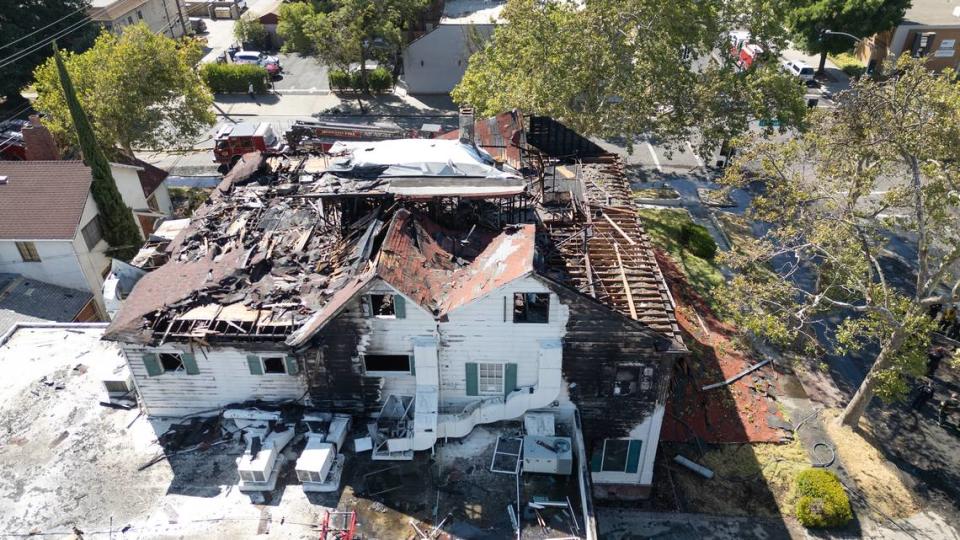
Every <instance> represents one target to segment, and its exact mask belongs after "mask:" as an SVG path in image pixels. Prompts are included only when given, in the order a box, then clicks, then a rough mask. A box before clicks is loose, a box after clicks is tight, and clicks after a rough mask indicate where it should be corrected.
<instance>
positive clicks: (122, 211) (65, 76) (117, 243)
mask: <svg viewBox="0 0 960 540" xmlns="http://www.w3.org/2000/svg"><path fill="white" fill-rule="evenodd" d="M53 61H54V64H55V66H56V69H57V79H58V81H59V83H60V88H61V90H62V91H63V94H64V99H65V101H66V104H67V109H68V111H69V115H70V121H71V122H72V123H73V125H74V127H75V131H76V133H77V139H78V141H79V144H80V149H81V152H82V153H83V162H84V163H85V164H86V165H87V166H88V167H90V172H91V175H92V176H93V182H92V184H91V186H90V192H91V193H92V194H93V200H94V201H95V202H96V203H97V208H98V209H99V211H100V220H101V225H102V228H103V236H104V238H105V239H106V240H107V243H108V244H110V245H111V246H112V247H113V250H112V251H113V256H114V257H116V258H118V259H123V260H129V259H130V257H132V256H133V255H134V254H135V253H136V252H137V249H138V248H139V247H140V243H141V238H140V231H139V229H138V228H137V224H136V223H135V222H134V221H133V213H132V212H131V211H130V208H129V207H128V206H127V205H126V203H124V202H123V197H121V196H120V191H119V190H118V189H117V183H116V180H114V178H113V172H112V171H111V169H110V162H109V161H107V158H106V156H105V155H104V154H103V149H102V148H101V147H100V145H99V144H98V143H97V137H96V135H94V132H93V127H92V126H91V125H90V120H89V119H88V118H87V115H86V113H85V112H84V110H83V106H82V105H81V104H80V100H78V99H77V93H76V91H75V89H74V87H73V82H72V81H71V80H70V74H69V73H68V72H67V68H66V66H65V65H64V62H63V59H62V58H61V57H60V52H59V51H57V50H56V49H54V53H53Z"/></svg>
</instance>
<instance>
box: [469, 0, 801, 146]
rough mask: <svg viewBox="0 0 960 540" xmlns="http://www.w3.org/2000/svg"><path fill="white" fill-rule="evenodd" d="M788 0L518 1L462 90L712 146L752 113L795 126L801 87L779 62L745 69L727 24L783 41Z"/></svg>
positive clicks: (495, 108)
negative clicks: (734, 55)
mask: <svg viewBox="0 0 960 540" xmlns="http://www.w3.org/2000/svg"><path fill="white" fill-rule="evenodd" d="M581 4H583V5H581ZM779 5H780V3H779V2H759V1H751V0H744V1H739V2H728V1H724V0H681V1H676V2H662V1H659V0H591V1H590V2H586V3H581V2H574V1H572V0H510V1H509V2H508V3H507V5H506V6H505V8H504V10H503V12H502V13H501V17H502V18H503V19H505V20H506V22H505V23H504V24H500V25H498V26H497V27H496V29H495V30H494V33H493V36H492V39H491V40H490V41H489V42H487V43H486V44H485V45H484V46H483V47H482V48H481V49H480V50H479V51H478V52H477V53H476V54H474V55H473V56H472V57H471V58H470V63H469V66H468V68H467V72H466V74H465V75H464V77H463V80H462V81H461V82H460V84H459V85H458V86H457V87H456V88H455V89H454V91H453V93H452V95H453V98H454V100H455V101H457V102H458V103H461V104H469V105H471V106H473V107H475V108H476V109H477V110H478V112H480V113H481V114H487V115H490V114H495V113H497V112H501V111H504V110H510V109H513V108H519V109H520V110H522V111H524V112H526V113H534V114H543V115H548V116H553V117H555V118H559V119H562V120H563V121H564V122H566V123H568V124H570V125H571V127H574V128H575V129H577V130H579V131H581V132H584V133H587V134H590V135H599V136H625V137H626V138H627V141H628V142H629V141H632V140H633V139H634V138H635V137H644V136H653V137H655V138H657V139H658V141H660V142H662V143H667V144H669V143H674V144H680V143H682V142H684V141H686V140H694V141H698V146H699V148H698V150H699V153H700V154H701V155H707V154H709V153H710V152H711V151H712V150H713V149H715V148H716V147H717V146H719V144H720V142H721V141H722V140H724V139H728V138H730V137H732V136H734V135H737V134H740V133H742V132H744V131H745V130H746V128H747V126H748V122H749V121H750V120H751V119H758V118H763V119H770V120H773V119H776V120H778V121H779V124H780V125H781V126H784V127H786V126H792V125H799V124H800V123H801V122H802V119H803V118H804V115H805V106H804V103H803V98H802V91H801V88H800V85H799V84H797V81H796V80H791V79H790V78H788V77H786V76H785V75H784V74H782V73H780V71H779V69H778V66H777V65H776V62H775V61H768V62H758V63H756V64H754V67H752V68H751V69H749V70H747V71H743V72H738V69H737V68H736V66H734V65H733V61H732V59H731V58H729V55H728V52H727V51H729V48H730V43H729V37H728V31H730V30H732V29H734V28H743V27H746V28H749V29H750V30H751V33H752V36H753V40H754V41H755V42H758V43H761V44H764V45H766V46H767V49H768V50H770V48H771V46H782V45H783V43H782V36H780V35H779V34H781V33H782V30H779V28H778V23H777V21H778V20H782V19H781V14H779V12H777V11H776V10H777V9H779V7H778V6H779ZM716 50H719V51H720V55H719V57H718V58H712V54H713V53H714V52H715V51H716Z"/></svg>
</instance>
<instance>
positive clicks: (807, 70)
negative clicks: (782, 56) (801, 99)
mask: <svg viewBox="0 0 960 540" xmlns="http://www.w3.org/2000/svg"><path fill="white" fill-rule="evenodd" d="M783 69H784V71H786V72H787V73H790V74H791V75H793V76H794V77H797V78H798V79H800V80H801V81H803V82H807V81H812V80H813V73H814V72H813V68H812V67H810V66H808V65H807V64H805V63H804V62H793V61H789V60H788V61H786V62H784V63H783Z"/></svg>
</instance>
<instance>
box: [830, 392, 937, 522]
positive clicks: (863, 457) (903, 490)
mask: <svg viewBox="0 0 960 540" xmlns="http://www.w3.org/2000/svg"><path fill="white" fill-rule="evenodd" d="M838 416H839V411H836V410H829V411H824V413H823V427H824V428H825V429H826V431H827V435H829V436H830V439H831V440H832V441H833V444H834V447H835V448H836V452H837V455H838V456H839V457H840V462H841V463H842V464H843V471H844V472H846V474H847V475H848V476H849V477H850V478H851V479H852V480H853V481H854V482H855V483H856V486H855V487H856V488H857V489H858V490H859V491H860V493H861V494H862V496H863V498H864V499H865V501H866V503H867V506H868V508H869V511H870V512H871V513H873V514H875V516H876V517H879V518H887V517H891V518H902V517H908V516H911V515H913V514H915V513H916V512H918V511H919V510H920V507H919V506H918V505H917V502H916V500H915V499H914V497H913V494H912V493H911V491H910V489H909V488H908V487H907V485H906V484H904V481H903V479H902V478H901V476H902V474H903V473H901V472H900V470H899V469H897V468H896V467H895V466H894V465H893V464H892V463H890V461H889V460H888V459H887V458H885V457H884V456H883V454H881V453H880V452H879V451H878V450H877V449H876V448H875V447H874V446H873V445H872V444H870V443H869V442H868V441H867V440H866V439H864V438H863V436H861V435H860V434H859V433H856V432H854V431H853V430H852V429H850V428H849V427H847V426H841V425H840V424H838V423H837V421H836V419H837V417H838ZM849 487H851V486H848V489H849ZM855 498H856V497H851V500H853V499H855Z"/></svg>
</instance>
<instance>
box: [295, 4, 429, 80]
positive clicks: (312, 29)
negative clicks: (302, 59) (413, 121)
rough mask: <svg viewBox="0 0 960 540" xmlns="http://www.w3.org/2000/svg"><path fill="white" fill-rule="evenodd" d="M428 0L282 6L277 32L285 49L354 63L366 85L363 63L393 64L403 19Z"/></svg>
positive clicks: (342, 64) (343, 66) (330, 62)
mask: <svg viewBox="0 0 960 540" xmlns="http://www.w3.org/2000/svg"><path fill="white" fill-rule="evenodd" d="M428 3H429V2H428V0H329V1H327V2H323V3H320V2H313V3H310V2H304V3H294V4H285V5H284V6H282V7H281V13H280V23H279V25H278V28H277V32H278V34H279V35H280V36H281V37H283V38H284V40H286V43H285V45H284V48H285V50H288V51H296V52H302V53H309V52H312V53H314V54H315V55H316V56H317V57H318V58H319V59H320V60H321V61H322V62H323V63H325V64H327V65H330V66H334V67H337V68H340V69H342V70H348V69H349V68H350V66H351V65H352V64H357V65H359V66H360V73H361V79H362V81H363V83H364V85H366V80H367V77H366V72H367V70H366V62H367V61H368V60H374V61H377V62H379V63H381V64H388V65H391V66H392V64H393V62H394V60H395V58H396V53H397V51H398V50H399V49H400V45H401V40H402V37H403V34H402V31H403V29H404V28H405V25H406V23H407V21H410V20H411V19H413V18H414V17H416V16H417V15H419V14H420V13H421V12H422V11H423V9H425V8H426V7H427V5H428Z"/></svg>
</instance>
